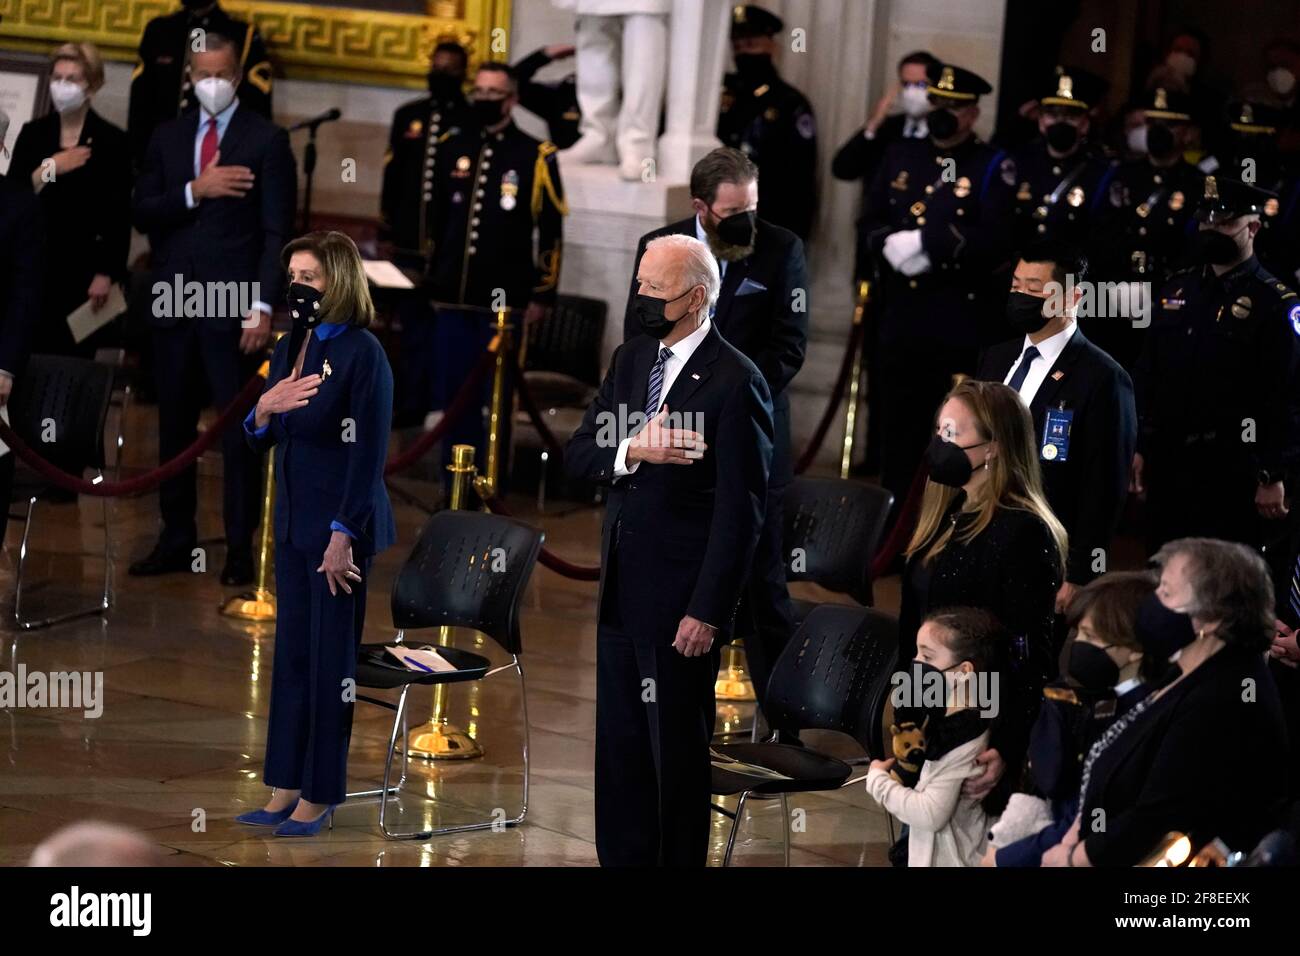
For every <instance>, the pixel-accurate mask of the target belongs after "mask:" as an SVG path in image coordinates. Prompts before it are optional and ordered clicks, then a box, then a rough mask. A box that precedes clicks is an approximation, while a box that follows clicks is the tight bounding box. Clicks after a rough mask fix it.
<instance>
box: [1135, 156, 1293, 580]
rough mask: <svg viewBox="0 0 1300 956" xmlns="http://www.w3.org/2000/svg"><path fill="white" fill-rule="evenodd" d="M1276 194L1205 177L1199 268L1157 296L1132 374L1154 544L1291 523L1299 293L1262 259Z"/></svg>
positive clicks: (1262, 538)
mask: <svg viewBox="0 0 1300 956" xmlns="http://www.w3.org/2000/svg"><path fill="white" fill-rule="evenodd" d="M1270 198H1272V196H1271V194H1270V193H1268V192H1265V191H1264V190H1262V189H1258V188H1256V187H1254V186H1250V185H1247V184H1245V183H1243V182H1241V181H1240V180H1239V179H1236V178H1233V177H1225V178H1222V179H1221V178H1219V177H1217V176H1207V177H1205V181H1204V191H1203V198H1202V200H1201V202H1200V205H1199V206H1198V207H1197V209H1196V218H1197V219H1198V220H1199V221H1200V231H1199V232H1198V233H1197V234H1196V237H1195V240H1196V241H1195V244H1194V247H1193V249H1194V253H1195V258H1196V259H1197V260H1198V262H1199V264H1198V265H1195V266H1193V267H1191V268H1189V269H1187V270H1186V271H1182V272H1178V273H1176V274H1174V275H1173V276H1172V277H1171V278H1170V280H1169V281H1168V283H1167V284H1166V285H1165V286H1164V288H1163V290H1162V291H1161V293H1160V297H1159V299H1158V300H1157V302H1156V303H1155V309H1154V317H1153V319H1152V323H1151V328H1150V329H1149V330H1148V332H1149V334H1148V335H1147V338H1146V342H1145V344H1144V346H1143V350H1142V355H1141V358H1140V359H1139V361H1138V363H1137V366H1136V367H1135V369H1134V376H1133V381H1134V388H1135V391H1136V397H1137V408H1138V422H1139V432H1138V446H1137V450H1138V454H1137V455H1136V456H1135V457H1134V466H1133V483H1134V490H1137V491H1142V490H1145V491H1146V493H1147V517H1148V536H1149V546H1150V549H1151V550H1152V551H1154V550H1155V549H1156V548H1157V547H1159V546H1160V545H1161V544H1164V543H1165V542H1167V541H1170V540H1172V539H1175V538H1183V537H1192V536H1202V537H1211V538H1223V539H1226V540H1229V541H1240V542H1243V543H1246V544H1250V545H1253V546H1256V547H1258V546H1260V545H1262V544H1264V543H1266V542H1267V541H1268V540H1270V539H1275V538H1276V537H1278V536H1279V534H1280V533H1281V532H1284V531H1285V527H1284V522H1282V521H1281V520H1280V519H1282V518H1283V516H1284V515H1285V513H1286V510H1285V509H1286V505H1285V499H1286V493H1287V491H1288V490H1289V489H1290V484H1291V481H1292V478H1293V477H1294V474H1295V470H1294V469H1295V465H1296V459H1297V451H1298V449H1300V433H1298V431H1297V421H1298V419H1297V408H1296V375H1297V372H1300V298H1297V297H1296V294H1295V293H1294V292H1292V291H1291V289H1290V288H1289V287H1287V286H1286V285H1284V284H1283V283H1282V282H1280V281H1278V280H1277V279H1275V278H1274V277H1273V276H1272V275H1270V274H1269V273H1268V272H1267V271H1266V270H1265V269H1264V268H1263V266H1261V265H1260V263H1259V260H1258V259H1257V258H1256V256H1255V250H1254V243H1255V239H1256V238H1257V236H1258V234H1259V230H1260V218H1261V216H1262V215H1263V212H1264V207H1265V205H1266V204H1267V203H1268V201H1269V199H1270ZM1288 555H1289V552H1288Z"/></svg>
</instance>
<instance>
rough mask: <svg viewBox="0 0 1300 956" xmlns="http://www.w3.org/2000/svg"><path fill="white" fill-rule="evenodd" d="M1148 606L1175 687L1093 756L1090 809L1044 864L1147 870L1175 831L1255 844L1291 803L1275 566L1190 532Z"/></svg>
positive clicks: (1152, 635)
mask: <svg viewBox="0 0 1300 956" xmlns="http://www.w3.org/2000/svg"><path fill="white" fill-rule="evenodd" d="M1153 560H1154V562H1155V564H1156V565H1158V566H1159V568H1160V584H1159V586H1158V587H1157V588H1156V591H1155V593H1154V594H1152V595H1151V596H1150V597H1148V598H1147V599H1146V600H1145V601H1144V602H1143V604H1142V606H1141V608H1140V609H1139V611H1138V618H1137V631H1138V635H1139V638H1140V640H1141V641H1142V645H1143V648H1144V651H1145V653H1147V654H1148V655H1151V656H1159V657H1168V658H1169V659H1170V660H1171V661H1173V662H1174V665H1175V666H1173V667H1171V668H1170V670H1169V671H1168V673H1167V674H1166V675H1165V677H1164V678H1163V679H1162V685H1161V686H1160V687H1159V689H1158V690H1156V691H1154V692H1153V693H1152V694H1151V695H1149V696H1148V697H1147V698H1146V699H1145V700H1143V701H1142V702H1140V703H1139V704H1137V705H1136V706H1134V707H1133V708H1132V709H1131V710H1129V711H1128V712H1127V713H1125V714H1124V715H1123V716H1122V717H1120V718H1119V719H1118V720H1116V721H1115V722H1114V723H1113V724H1112V725H1111V726H1110V727H1109V728H1107V730H1106V732H1105V733H1104V734H1103V735H1102V737H1101V739H1100V740H1098V741H1097V742H1096V743H1095V744H1093V746H1092V748H1091V749H1090V750H1089V752H1088V755H1087V757H1086V758H1085V759H1084V764H1083V779H1082V782H1081V785H1080V788H1079V794H1080V812H1079V816H1078V818H1077V819H1076V820H1075V823H1074V826H1073V827H1072V828H1071V830H1070V832H1069V833H1068V834H1067V835H1066V836H1065V838H1064V839H1063V840H1062V841H1061V842H1060V843H1058V844H1057V845H1056V846H1054V847H1052V848H1051V849H1049V850H1048V851H1047V852H1046V853H1044V854H1043V859H1042V863H1043V865H1044V866H1133V865H1136V864H1138V863H1140V862H1141V861H1142V860H1143V859H1145V858H1146V857H1148V856H1149V855H1151V854H1152V852H1153V851H1155V850H1157V849H1158V848H1159V847H1160V846H1161V845H1162V843H1163V841H1164V838H1165V837H1166V836H1167V835H1168V834H1171V833H1177V834H1182V835H1185V836H1187V837H1188V838H1189V839H1190V841H1191V844H1192V849H1193V851H1195V850H1196V849H1197V848H1199V847H1200V846H1202V845H1204V844H1206V843H1208V842H1210V841H1212V840H1214V839H1215V838H1216V837H1217V838H1219V839H1221V840H1223V842H1224V843H1226V844H1227V845H1228V846H1229V847H1230V848H1231V849H1233V850H1246V851H1249V850H1250V849H1251V848H1253V847H1254V846H1255V844H1256V842H1258V840H1259V839H1260V837H1262V836H1263V835H1264V834H1265V833H1267V832H1269V831H1270V830H1271V829H1273V828H1274V826H1275V825H1276V823H1277V821H1278V820H1279V819H1280V815H1281V813H1282V811H1283V806H1284V803H1285V799H1286V766H1287V760H1288V759H1289V757H1288V754H1287V740H1286V731H1285V727H1284V724H1283V717H1282V707H1281V703H1280V701H1279V698H1278V693H1277V688H1276V687H1275V686H1274V684H1273V678H1272V676H1271V675H1270V673H1269V670H1268V666H1267V664H1266V661H1265V652H1266V651H1267V650H1268V648H1269V645H1270V643H1271V641H1272V637H1273V632H1274V623H1273V621H1274V618H1273V585H1272V581H1271V579H1270V577H1269V571H1268V566H1267V565H1266V564H1265V563H1264V560H1263V558H1261V557H1260V556H1259V555H1258V554H1257V553H1256V552H1254V551H1252V550H1251V549H1249V548H1247V547H1246V546H1245V545H1241V544H1234V543H1231V542H1227V541H1217V540H1213V539H1209V538H1182V539H1180V540H1177V541H1171V542H1170V543H1169V544H1166V545H1165V546H1164V547H1163V548H1161V549H1160V551H1159V552H1157V554H1156V555H1155V557H1154V559H1153Z"/></svg>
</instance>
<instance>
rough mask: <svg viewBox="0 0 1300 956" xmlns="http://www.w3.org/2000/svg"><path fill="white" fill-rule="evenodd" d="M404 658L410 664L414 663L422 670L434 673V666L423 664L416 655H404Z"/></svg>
mask: <svg viewBox="0 0 1300 956" xmlns="http://www.w3.org/2000/svg"><path fill="white" fill-rule="evenodd" d="M402 660H404V661H405V662H406V663H408V664H414V665H415V666H416V667H418V668H419V669H420V670H422V671H427V672H428V673H430V674H432V673H433V668H432V667H425V666H424V665H423V664H421V663H420V662H419V661H417V660H416V659H415V658H414V657H404V658H402Z"/></svg>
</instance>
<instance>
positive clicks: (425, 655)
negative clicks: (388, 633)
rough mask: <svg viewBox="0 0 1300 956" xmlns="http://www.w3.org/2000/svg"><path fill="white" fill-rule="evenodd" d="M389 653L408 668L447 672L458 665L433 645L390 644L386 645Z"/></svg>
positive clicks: (436, 672) (439, 672) (438, 672)
mask: <svg viewBox="0 0 1300 956" xmlns="http://www.w3.org/2000/svg"><path fill="white" fill-rule="evenodd" d="M384 650H386V651H387V652H388V653H389V654H391V655H392V656H393V657H396V658H397V659H398V660H399V661H401V662H402V664H403V665H405V667H406V669H407V670H412V671H425V672H430V671H432V672H433V673H435V674H445V673H447V672H448V671H454V670H456V669H457V668H456V665H455V664H453V663H452V662H451V661H449V660H447V658H445V657H443V656H442V655H441V654H439V653H438V652H437V651H436V650H434V649H433V648H432V647H406V646H404V645H402V644H388V645H386V646H385V647H384Z"/></svg>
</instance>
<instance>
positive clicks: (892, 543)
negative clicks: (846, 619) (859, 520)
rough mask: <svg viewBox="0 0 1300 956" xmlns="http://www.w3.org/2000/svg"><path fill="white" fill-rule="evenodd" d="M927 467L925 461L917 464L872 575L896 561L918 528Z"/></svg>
mask: <svg viewBox="0 0 1300 956" xmlns="http://www.w3.org/2000/svg"><path fill="white" fill-rule="evenodd" d="M925 479H926V467H925V462H924V461H923V462H921V464H920V465H919V466H917V469H916V474H914V475H913V476H912V484H911V485H910V486H908V489H907V497H906V498H904V499H903V504H902V507H900V508H899V509H898V519H897V520H896V521H895V522H894V527H893V530H891V531H890V532H889V537H888V538H886V539H885V543H884V544H882V545H881V546H880V549H879V550H878V551H877V552H876V556H875V558H874V559H872V562H871V577H872V578H878V577H881V576H882V575H884V573H885V572H886V571H887V570H889V566H890V565H891V564H893V563H894V558H896V557H897V556H898V554H899V552H901V551H902V550H903V549H904V548H905V547H907V542H908V541H909V540H911V537H912V532H913V531H914V530H915V529H916V516H917V513H918V512H919V511H920V510H921V494H922V492H924V491H925Z"/></svg>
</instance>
